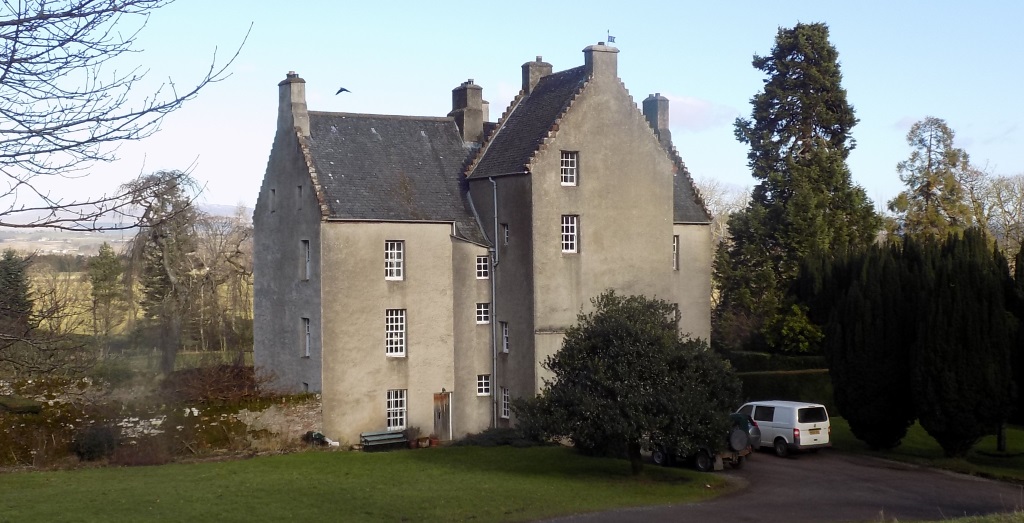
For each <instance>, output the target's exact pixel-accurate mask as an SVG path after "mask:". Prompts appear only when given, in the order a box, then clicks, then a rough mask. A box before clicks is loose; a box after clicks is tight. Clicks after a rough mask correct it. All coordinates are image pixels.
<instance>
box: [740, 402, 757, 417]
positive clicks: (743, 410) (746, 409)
mask: <svg viewBox="0 0 1024 523" xmlns="http://www.w3.org/2000/svg"><path fill="white" fill-rule="evenodd" d="M753 413H754V406H753V405H744V406H742V407H740V414H745V415H747V416H750V417H751V418H753V417H754V416H752V414H753Z"/></svg>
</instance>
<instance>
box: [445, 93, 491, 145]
mask: <svg viewBox="0 0 1024 523" xmlns="http://www.w3.org/2000/svg"><path fill="white" fill-rule="evenodd" d="M448 116H450V117H452V118H455V125H457V126H458V127H459V132H460V133H461V134H462V141H464V142H481V141H483V139H484V89H483V87H480V86H479V85H476V84H475V83H473V79H472V78H470V79H469V80H467V81H465V82H463V83H462V85H460V86H458V87H456V88H455V89H452V112H450V113H448Z"/></svg>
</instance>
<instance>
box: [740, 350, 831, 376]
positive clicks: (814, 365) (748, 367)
mask: <svg viewBox="0 0 1024 523" xmlns="http://www.w3.org/2000/svg"><path fill="white" fill-rule="evenodd" d="M723 356H724V357H725V359H727V360H729V362H731V363H732V367H733V368H734V369H736V371H737V372H762V371H776V370H807V369H824V368H826V367H828V364H827V363H825V357H824V356H789V355H783V354H769V353H767V352H746V351H735V352H728V353H725V354H723Z"/></svg>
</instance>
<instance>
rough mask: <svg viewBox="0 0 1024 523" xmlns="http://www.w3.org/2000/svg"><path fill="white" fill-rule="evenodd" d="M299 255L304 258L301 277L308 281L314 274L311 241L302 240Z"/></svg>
mask: <svg viewBox="0 0 1024 523" xmlns="http://www.w3.org/2000/svg"><path fill="white" fill-rule="evenodd" d="M299 255H300V256H302V257H303V258H304V260H303V262H302V274H301V275H300V276H301V279H302V280H308V279H309V275H310V274H312V272H313V271H312V269H313V251H312V248H311V247H310V245H309V240H301V252H300V253H299Z"/></svg>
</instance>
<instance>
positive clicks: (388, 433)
mask: <svg viewBox="0 0 1024 523" xmlns="http://www.w3.org/2000/svg"><path fill="white" fill-rule="evenodd" d="M408 442H409V440H407V439H405V431H401V430H381V431H378V432H363V433H362V434H360V435H359V443H360V444H361V445H362V446H363V450H374V449H375V448H378V449H383V448H387V447H391V446H396V445H402V446H406V445H407V444H408Z"/></svg>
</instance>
